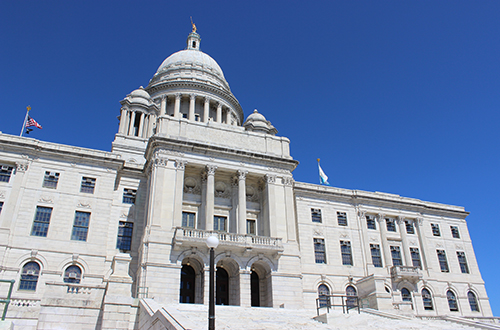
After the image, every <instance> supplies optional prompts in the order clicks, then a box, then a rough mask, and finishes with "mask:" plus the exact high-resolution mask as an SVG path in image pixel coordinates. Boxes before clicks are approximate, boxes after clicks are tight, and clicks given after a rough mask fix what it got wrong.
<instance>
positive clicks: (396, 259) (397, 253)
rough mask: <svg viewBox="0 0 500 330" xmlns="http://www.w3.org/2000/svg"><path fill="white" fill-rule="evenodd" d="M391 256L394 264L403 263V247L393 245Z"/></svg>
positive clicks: (399, 264)
mask: <svg viewBox="0 0 500 330" xmlns="http://www.w3.org/2000/svg"><path fill="white" fill-rule="evenodd" d="M391 256H392V265H393V266H401V265H403V262H402V261H401V249H400V248H399V246H391Z"/></svg>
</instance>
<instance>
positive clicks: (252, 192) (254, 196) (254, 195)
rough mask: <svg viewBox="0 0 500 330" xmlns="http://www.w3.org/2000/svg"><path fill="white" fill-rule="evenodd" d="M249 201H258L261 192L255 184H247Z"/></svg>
mask: <svg viewBox="0 0 500 330" xmlns="http://www.w3.org/2000/svg"><path fill="white" fill-rule="evenodd" d="M246 196H247V201H249V202H256V201H258V200H259V192H258V190H257V189H256V188H255V187H253V186H246Z"/></svg>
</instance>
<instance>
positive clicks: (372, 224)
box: [366, 215, 377, 229]
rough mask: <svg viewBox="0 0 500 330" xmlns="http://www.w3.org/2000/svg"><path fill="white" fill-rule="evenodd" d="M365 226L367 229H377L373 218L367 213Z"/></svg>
mask: <svg viewBox="0 0 500 330" xmlns="http://www.w3.org/2000/svg"><path fill="white" fill-rule="evenodd" d="M366 227H367V228H368V229H377V225H376V224H375V218H373V217H371V216H369V215H367V216H366Z"/></svg>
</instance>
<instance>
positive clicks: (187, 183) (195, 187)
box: [184, 177, 201, 195]
mask: <svg viewBox="0 0 500 330" xmlns="http://www.w3.org/2000/svg"><path fill="white" fill-rule="evenodd" d="M184 193H186V194H195V195H200V194H201V189H200V185H199V184H198V182H197V181H196V179H195V178H193V177H187V178H186V179H184Z"/></svg>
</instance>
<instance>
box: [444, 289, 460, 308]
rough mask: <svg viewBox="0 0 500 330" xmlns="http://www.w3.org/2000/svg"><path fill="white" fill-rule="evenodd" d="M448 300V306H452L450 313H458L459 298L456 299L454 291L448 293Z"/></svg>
mask: <svg viewBox="0 0 500 330" xmlns="http://www.w3.org/2000/svg"><path fill="white" fill-rule="evenodd" d="M446 298H447V299H448V306H450V311H451V312H458V303H457V297H455V294H454V293H453V291H451V290H448V291H447V292H446Z"/></svg>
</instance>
